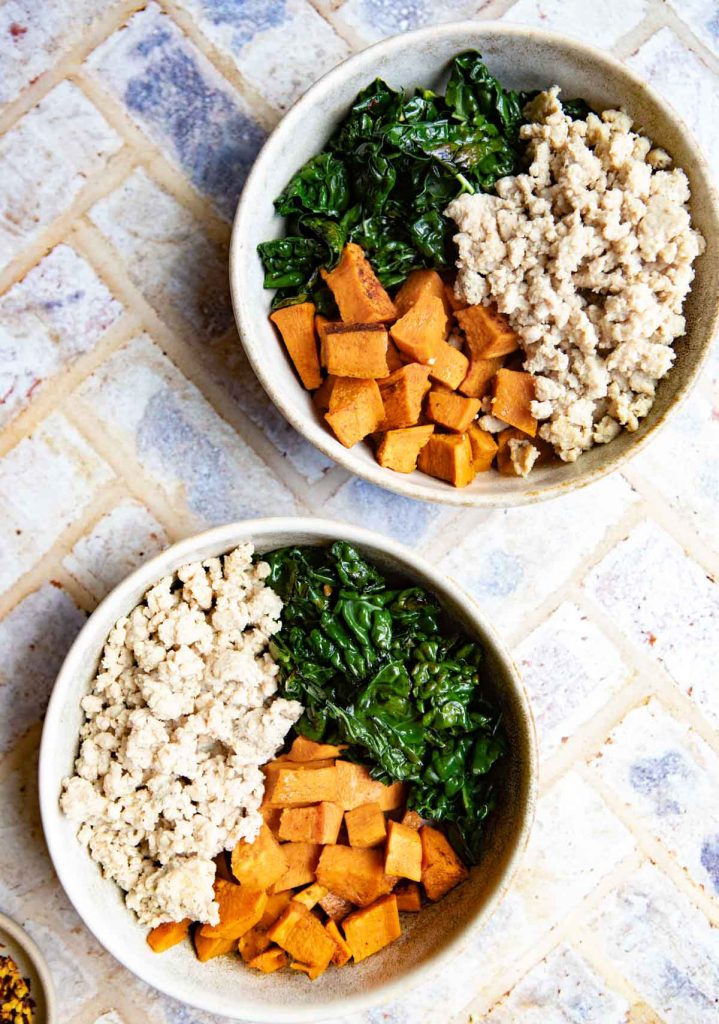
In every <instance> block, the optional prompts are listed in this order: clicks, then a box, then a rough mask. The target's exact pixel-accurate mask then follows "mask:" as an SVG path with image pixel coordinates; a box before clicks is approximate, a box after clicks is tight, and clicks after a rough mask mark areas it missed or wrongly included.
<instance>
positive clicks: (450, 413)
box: [425, 388, 481, 434]
mask: <svg viewBox="0 0 719 1024" xmlns="http://www.w3.org/2000/svg"><path fill="white" fill-rule="evenodd" d="M480 408H481V402H480V401H479V399H478V398H464V397H463V396H462V395H458V394H456V393H455V392H453V391H447V390H446V388H432V390H431V391H430V393H429V394H428V395H427V401H426V403H425V410H426V412H427V415H428V416H429V418H430V419H431V420H432V421H433V422H434V423H438V424H439V426H440V427H445V428H446V429H447V430H453V431H455V433H457V434H463V433H464V432H465V431H466V429H467V427H468V426H469V425H470V423H471V422H472V420H473V419H475V417H476V416H477V413H478V412H479V410H480Z"/></svg>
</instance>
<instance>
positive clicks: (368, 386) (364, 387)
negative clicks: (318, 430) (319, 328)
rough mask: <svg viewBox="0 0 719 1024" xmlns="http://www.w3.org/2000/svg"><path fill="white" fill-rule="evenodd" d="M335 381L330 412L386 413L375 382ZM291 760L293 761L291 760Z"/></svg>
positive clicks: (339, 379)
mask: <svg viewBox="0 0 719 1024" xmlns="http://www.w3.org/2000/svg"><path fill="white" fill-rule="evenodd" d="M334 381H335V384H334V387H333V388H332V394H331V395H330V407H329V412H337V410H338V409H348V408H353V407H356V405H357V403H358V402H363V401H365V400H366V399H367V398H369V399H370V401H371V403H372V404H374V407H375V412H376V416H380V415H382V414H383V413H384V407H383V405H382V399H381V397H380V392H379V388H378V386H377V382H376V381H375V380H369V379H367V380H360V378H359V377H335V378H334ZM380 410H381V411H380ZM328 756H332V755H328ZM289 760H293V759H292V758H289ZM315 760H320V758H315Z"/></svg>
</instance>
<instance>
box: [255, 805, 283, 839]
mask: <svg viewBox="0 0 719 1024" xmlns="http://www.w3.org/2000/svg"><path fill="white" fill-rule="evenodd" d="M260 814H261V815H262V817H263V819H264V822H265V825H267V827H268V829H269V830H270V832H271V833H272V835H273V836H276V835H277V833H278V832H279V830H280V819H281V818H282V808H281V807H273V806H272V804H270V803H267V802H266V801H265V800H263V801H262V803H261V804H260Z"/></svg>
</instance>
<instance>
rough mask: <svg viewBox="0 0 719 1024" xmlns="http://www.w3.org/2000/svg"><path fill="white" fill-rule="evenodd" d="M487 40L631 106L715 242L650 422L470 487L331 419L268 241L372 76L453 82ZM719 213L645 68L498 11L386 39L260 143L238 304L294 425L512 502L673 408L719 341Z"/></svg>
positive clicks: (477, 498) (253, 357) (559, 479)
mask: <svg viewBox="0 0 719 1024" xmlns="http://www.w3.org/2000/svg"><path fill="white" fill-rule="evenodd" d="M468 48H477V49H479V50H480V51H481V53H482V54H483V56H484V58H485V60H486V62H487V64H488V66H489V68H490V70H491V71H492V72H493V73H494V74H495V75H497V76H498V77H499V79H500V80H501V81H502V82H503V83H504V84H506V85H508V86H512V87H515V88H524V89H532V88H547V87H548V86H550V85H552V84H554V83H557V84H559V85H560V86H561V88H562V92H563V95H564V96H566V97H574V96H581V97H584V98H585V99H586V100H588V102H589V103H590V104H591V105H592V106H594V107H595V108H597V109H606V108H609V107H618V106H621V107H624V108H625V109H626V110H627V111H628V112H629V113H630V114H631V116H632V117H633V118H634V120H635V124H636V126H638V128H639V129H641V130H642V131H644V132H646V133H647V134H648V135H649V136H650V137H651V138H652V139H653V141H654V142H655V143H656V144H658V145H661V146H663V147H665V148H666V149H667V151H668V152H669V153H670V154H671V155H672V157H673V159H674V161H675V163H676V165H677V166H679V167H682V168H683V169H684V170H685V171H686V173H687V175H688V177H689V181H690V184H691V190H692V201H691V211H692V217H693V220H694V223H695V225H696V227H698V228H699V230H700V231H701V232H702V234H703V235H704V238H705V239H706V242H707V249H706V252H705V253H704V255H703V256H702V257H700V259H699V260H698V261H697V263H696V277H695V280H694V284H693V287H692V291H691V294H690V296H689V297H688V299H687V303H686V310H685V311H686V319H687V333H686V336H685V337H684V338H683V339H682V340H680V341H679V342H678V343H677V345H676V352H677V359H676V363H675V365H674V368H673V369H672V371H671V373H670V374H669V375H668V376H667V377H665V379H664V380H663V381H661V382H660V384H659V388H658V391H657V398H656V401H655V403H654V407H653V408H652V410H651V412H650V414H649V415H648V416H647V417H646V419H645V420H644V421H643V422H642V424H641V426H640V429H639V430H638V431H637V432H636V433H634V434H630V433H628V432H626V431H624V432H622V434H620V436H619V437H618V438H617V439H616V440H614V441H612V442H611V444H609V445H598V446H595V447H594V448H593V449H591V450H590V451H589V452H586V453H585V454H584V455H583V456H582V457H581V459H580V460H579V461H578V462H576V463H574V464H571V465H569V464H557V465H551V466H546V467H543V468H539V469H535V470H534V471H533V472H532V474H531V476H530V477H529V478H528V479H526V480H523V479H521V478H519V479H518V478H512V477H501V476H499V475H498V474H496V473H480V474H478V476H477V478H476V479H475V480H474V482H473V483H472V484H470V486H469V487H467V488H464V489H461V490H458V489H456V488H453V487H451V486H450V485H449V484H446V483H443V482H442V481H440V480H435V479H433V478H431V477H428V476H425V475H424V474H422V473H419V472H418V471H415V472H414V473H412V474H410V475H405V474H399V473H393V472H392V471H391V470H384V469H382V468H381V467H380V466H378V465H377V463H376V462H375V459H374V456H373V454H372V451H371V450H370V448H369V446H368V445H366V444H358V445H356V446H355V447H354V448H352V449H351V450H347V449H345V448H343V447H342V446H341V445H340V444H339V442H338V441H336V440H335V439H334V438H333V437H332V436H331V435H330V433H329V432H328V431H327V430H326V429H325V427H324V426H323V425H322V424H321V422H320V420H319V418H318V416H317V413H316V411H315V409H314V407H313V406H312V402H311V400H310V397H309V394H308V392H306V391H305V390H304V389H303V388H302V386H301V385H300V383H299V381H298V380H297V378H296V376H295V374H294V371H293V369H292V367H291V365H290V363H289V360H288V358H287V356H286V354H285V352H284V349H283V346H282V345H281V343H280V342H279V341H278V339H277V337H276V335H275V332H274V329H273V328H272V326H271V324H270V323H269V322H268V319H267V315H268V312H269V303H270V295H271V293H270V292H268V291H266V290H265V289H264V288H263V286H262V267H261V265H260V260H259V258H258V256H257V253H256V246H257V244H258V243H259V242H262V241H264V240H266V239H271V238H277V237H279V236H281V235H282V233H283V231H284V219H283V218H281V217H278V216H276V214H275V212H274V208H273V205H272V200H273V198H274V197H275V196H276V195H278V193H279V192H280V191H281V190H282V188H283V187H284V186H285V184H286V183H287V181H288V180H289V178H290V177H291V176H292V174H293V173H294V172H295V171H296V170H297V169H298V168H299V167H300V166H301V165H302V164H303V163H304V161H305V160H307V159H308V158H309V157H311V156H312V155H314V154H315V153H316V152H318V151H319V150H320V149H321V148H322V147H323V146H324V144H325V143H326V141H327V139H328V137H329V135H330V134H331V132H332V130H333V128H334V127H335V125H336V124H337V122H338V120H340V119H341V117H342V116H343V114H344V113H345V111H346V110H347V108H348V106H349V104H350V103H351V102H352V100H353V99H354V97H355V96H356V94H357V93H358V92H359V90H360V89H361V88H363V87H364V86H365V85H367V84H368V83H369V82H370V81H371V80H372V79H373V78H375V77H376V76H380V77H382V78H384V79H386V80H387V82H388V83H389V84H390V85H391V86H394V87H395V88H399V87H406V88H411V87H413V86H416V85H422V86H430V87H434V88H436V87H437V86H441V85H442V84H443V77H444V74H445V69H446V67H447V64H448V62H449V60H450V59H451V58H452V57H453V56H454V55H455V54H456V53H458V52H460V51H461V50H465V49H468ZM718 277H719V213H718V212H717V206H716V202H715V199H714V197H713V191H712V184H711V178H710V174H709V171H708V169H707V166H706V164H705V162H704V160H703V158H702V156H701V155H700V153H699V151H698V149H697V147H696V144H695V143H694V142H693V140H692V139H691V137H690V136H689V135H688V134H687V131H686V128H685V127H684V126H683V124H682V123H681V122H680V121H679V119H678V118H677V117H676V115H675V114H674V113H673V111H671V109H670V108H668V107H667V105H666V104H664V103H663V102H662V101H660V100H659V98H658V97H657V96H655V95H654V93H653V92H652V91H651V90H649V89H648V87H647V86H646V85H645V84H643V83H642V82H641V81H639V80H638V79H637V78H636V77H635V76H634V74H633V73H632V72H631V71H630V70H629V69H628V68H626V67H624V66H623V65H621V64H619V63H618V62H617V61H615V60H614V59H612V58H610V57H607V56H606V55H604V54H602V53H600V52H599V51H596V50H593V49H591V48H589V47H587V46H585V45H584V44H582V43H579V42H575V41H573V40H569V39H563V38H561V37H558V36H555V35H553V34H550V33H543V32H538V31H536V30H533V29H522V28H519V27H517V26H508V25H499V24H496V23H491V22H485V23H481V22H467V23H463V24H455V25H442V26H435V27H433V28H431V29H423V30H420V31H418V32H413V33H409V34H407V35H405V36H401V37H399V36H398V37H396V38H394V39H390V40H388V41H386V42H383V43H380V44H377V45H376V46H374V47H371V48H370V49H369V50H366V51H364V52H363V53H360V54H358V55H357V56H356V57H354V58H352V59H351V60H350V61H348V62H347V63H346V64H344V65H340V67H339V68H336V69H335V70H334V71H331V72H330V73H329V74H328V75H326V76H325V77H324V78H323V79H321V80H320V81H319V82H318V83H317V84H316V85H315V86H313V87H312V89H310V90H309V92H308V93H307V94H306V95H305V96H304V97H303V98H302V99H301V100H300V101H299V102H298V103H297V104H296V106H295V107H293V109H292V110H291V111H290V112H289V113H288V114H287V116H286V117H285V118H284V120H283V121H282V122H281V123H280V125H279V126H278V128H277V129H276V131H275V132H274V133H273V135H272V136H271V137H270V139H269V140H268V142H267V144H266V146H265V148H264V149H263V151H262V153H261V154H260V156H259V158H258V160H257V162H256V164H255V166H254V168H253V171H252V174H251V175H250V177H249V179H248V182H247V184H246V186H245V189H244V192H243V195H242V199H241V201H240V205H239V207H238V212H237V216H236V220H235V226H234V231H233V241H232V252H231V257H230V279H231V284H232V292H233V301H234V306H235V315H236V318H237V321H238V325H239V329H240V334H241V337H242V341H243V345H244V347H245V350H246V352H247V355H248V358H249V359H250V362H251V363H252V365H253V367H254V369H255V372H256V373H257V375H258V377H259V379H260V381H261V382H262V384H263V386H264V387H265V389H266V391H267V392H268V394H269V395H270V397H271V398H272V400H273V401H274V402H275V404H276V405H277V406H278V408H279V409H280V410H281V411H282V412H283V413H284V415H285V416H286V417H287V419H288V420H289V421H290V422H291V423H292V425H293V426H294V427H295V428H296V429H297V430H299V431H300V432H301V433H302V434H304V435H305V436H306V437H307V438H308V439H309V440H310V441H312V443H313V444H315V445H316V446H317V447H318V448H320V449H321V450H322V451H324V452H325V453H326V454H327V455H329V456H331V457H332V458H334V459H335V460H336V461H338V462H340V463H341V464H343V465H344V466H346V467H347V468H348V469H350V470H352V471H353V472H355V473H357V474H359V475H360V476H363V477H365V478H367V479H369V480H371V481H372V482H374V483H377V484H380V485H381V486H384V487H387V488H390V489H391V490H396V491H399V492H401V493H403V494H407V495H409V496H411V497H416V498H422V499H425V500H432V501H441V502H445V503H450V504H457V505H485V506H492V505H498V506H504V505H511V504H519V503H523V502H529V501H537V500H540V499H542V498H544V497H549V496H551V495H554V494H557V493H561V492H563V491H565V490H567V489H571V488H574V487H576V486H581V485H583V484H585V483H588V482H590V481H591V480H593V479H596V478H598V477H599V476H602V475H604V473H606V472H609V471H610V470H611V469H614V468H616V466H617V465H619V463H620V462H622V461H623V460H624V459H625V458H626V457H628V455H630V454H633V453H634V451H635V450H636V449H637V447H638V445H639V444H640V443H641V442H642V441H643V440H644V439H645V438H646V437H647V436H648V435H649V434H650V433H651V432H652V431H653V430H654V429H655V428H656V427H657V426H658V425H659V424H660V423H661V422H662V421H663V420H664V418H665V417H666V415H667V413H668V411H669V409H670V408H671V407H672V406H673V405H674V404H675V403H676V402H677V401H678V400H679V399H680V398H681V397H682V396H683V394H684V393H685V392H686V390H687V388H688V387H689V385H690V384H691V382H692V381H693V379H694V377H695V375H696V372H697V369H698V366H699V364H700V363H701V361H702V358H703V355H704V354H705V353H706V351H707V350H708V347H709V344H710V342H711V338H712V334H713V330H714V326H715V320H716V314H717V295H718V286H717V279H718Z"/></svg>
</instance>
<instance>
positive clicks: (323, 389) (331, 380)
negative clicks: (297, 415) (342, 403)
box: [312, 375, 337, 413]
mask: <svg viewBox="0 0 719 1024" xmlns="http://www.w3.org/2000/svg"><path fill="white" fill-rule="evenodd" d="M336 380H337V378H336V377H333V376H331V375H330V376H328V377H325V379H324V380H323V381H322V383H321V384H320V386H319V387H318V388H317V390H316V391H315V392H314V393H313V395H312V402H313V404H314V407H315V409H316V410H317V411H318V412H320V413H325V412H327V410H328V409H329V407H330V397H331V395H332V389H333V388H334V386H335V381H336Z"/></svg>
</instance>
